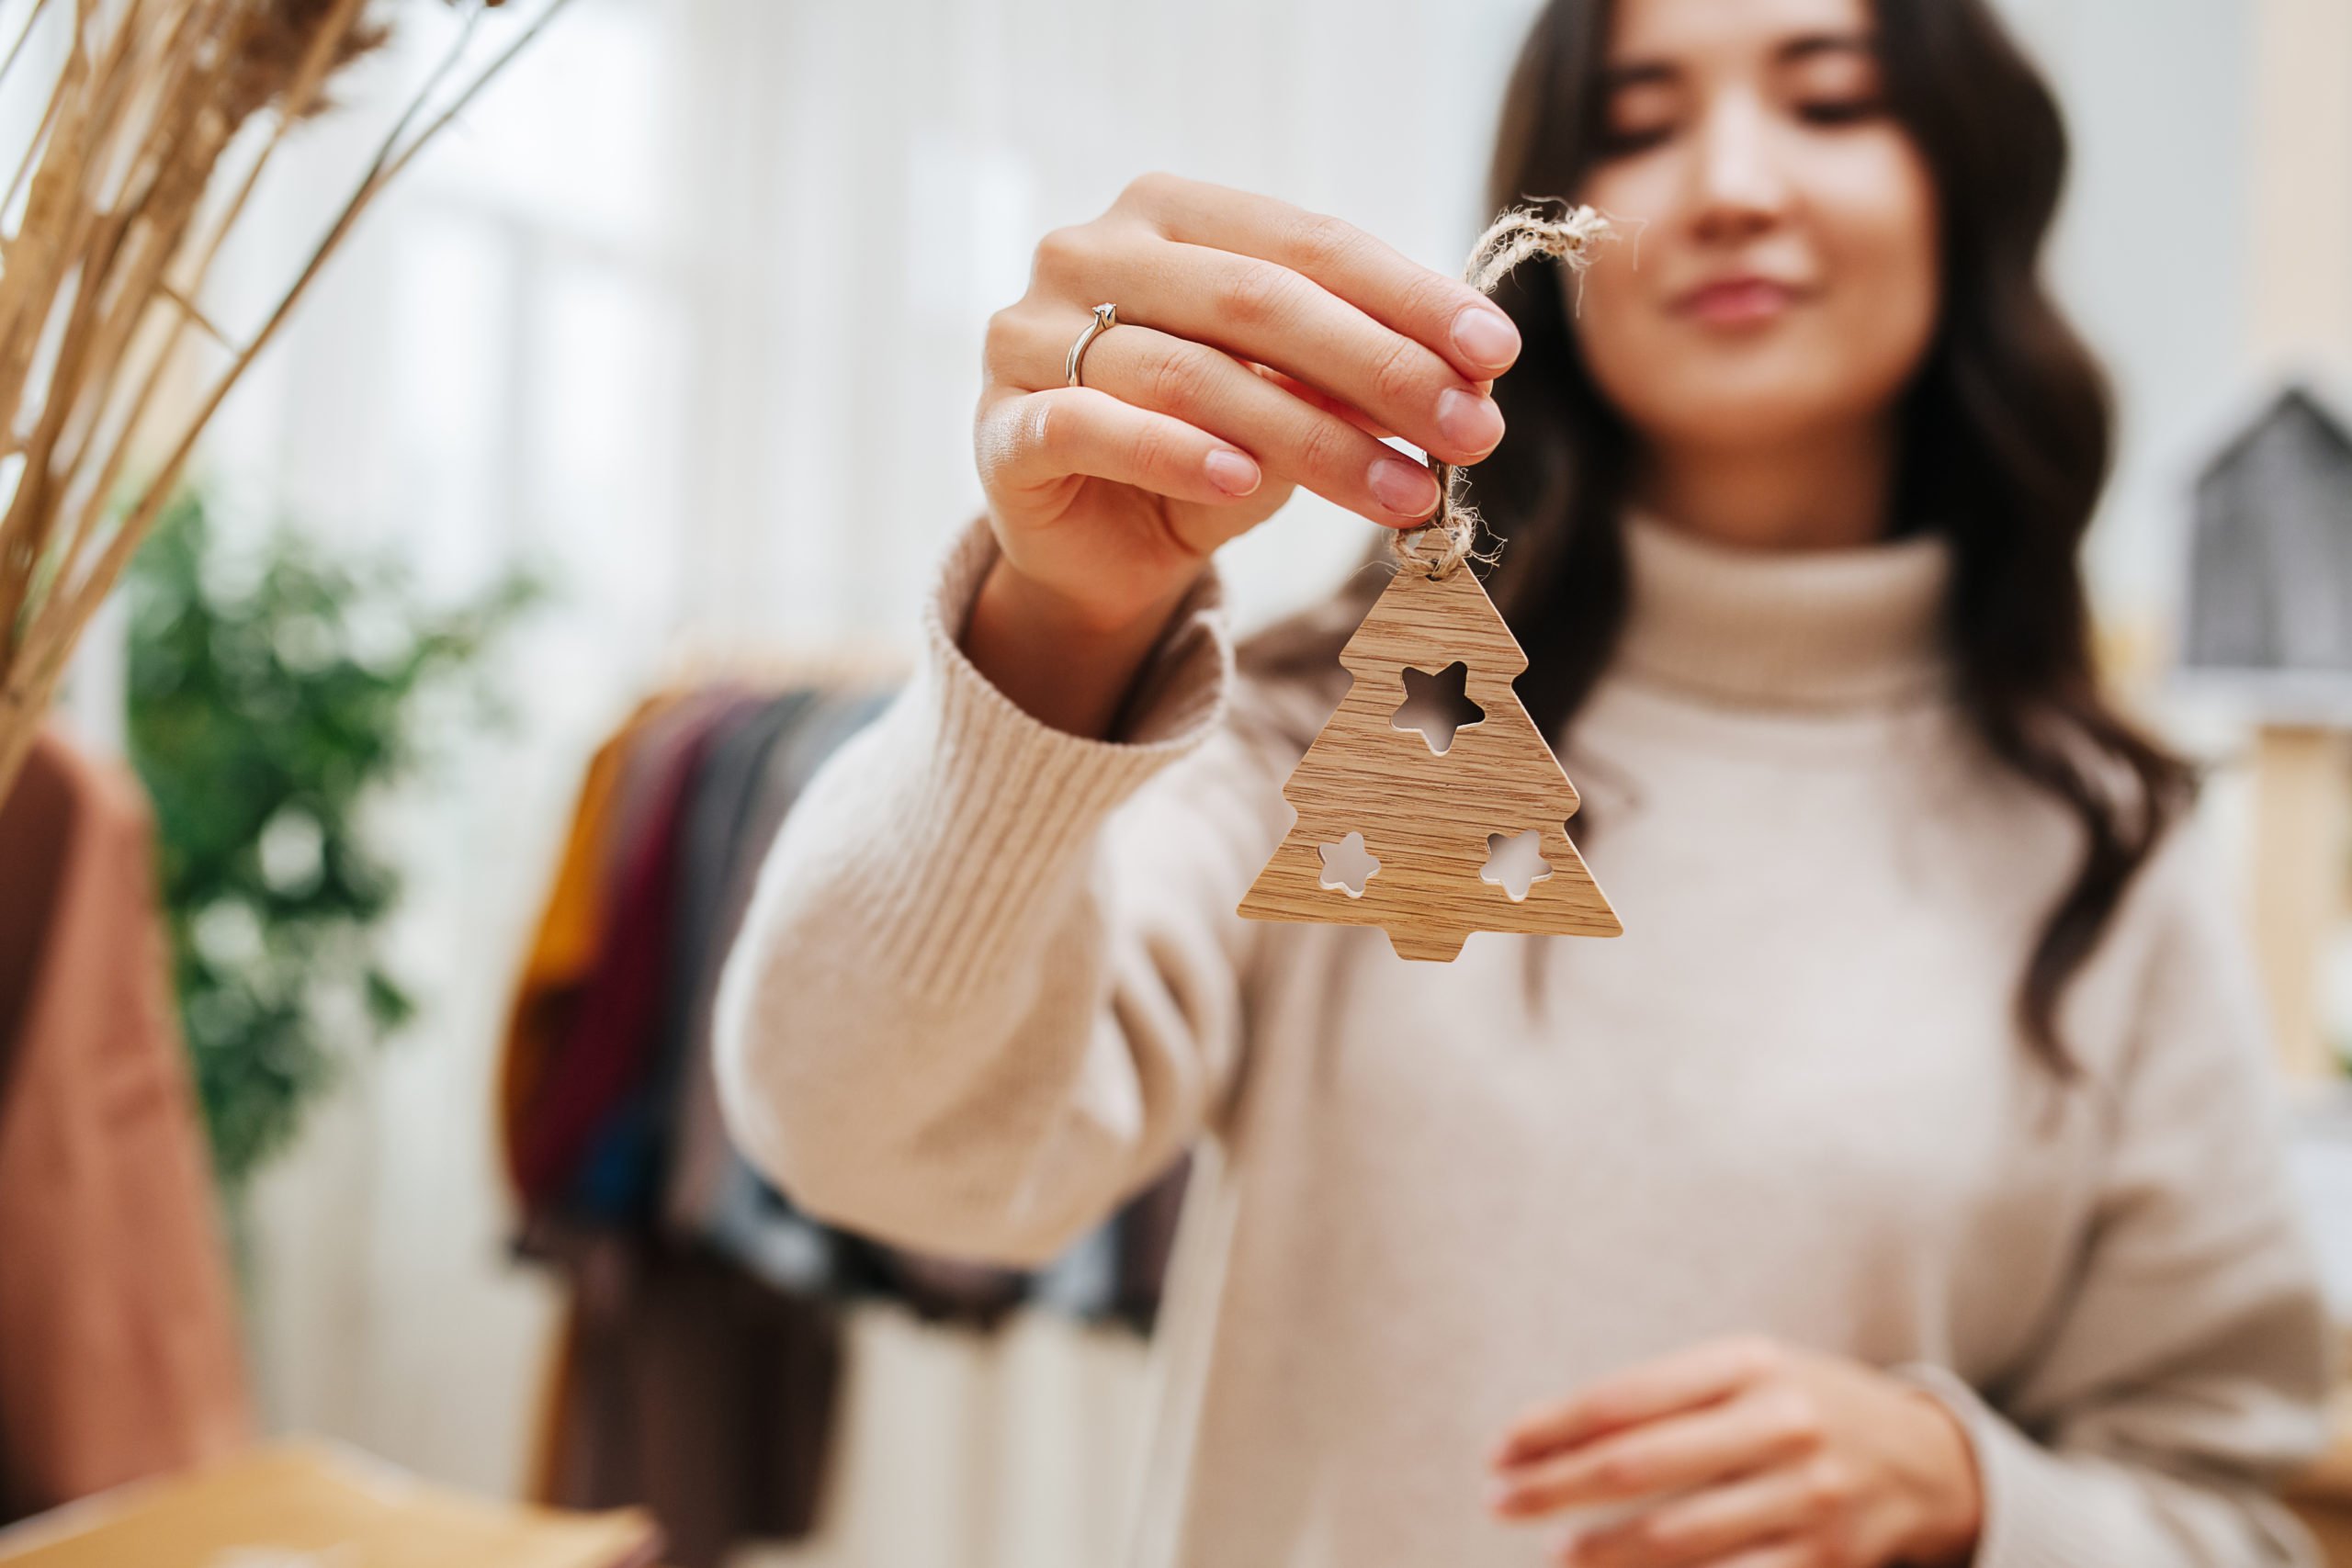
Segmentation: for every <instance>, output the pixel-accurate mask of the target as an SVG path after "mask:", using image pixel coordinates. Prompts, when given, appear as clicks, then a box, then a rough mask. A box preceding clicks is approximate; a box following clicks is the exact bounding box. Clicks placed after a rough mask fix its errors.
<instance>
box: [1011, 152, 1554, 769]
mask: <svg viewBox="0 0 2352 1568" xmlns="http://www.w3.org/2000/svg"><path fill="white" fill-rule="evenodd" d="M1105 300H1109V301H1112V302H1114V303H1115V304H1116V305H1117V306H1118V310H1119V324H1118V325H1117V326H1115V327H1113V328H1111V329H1110V330H1109V331H1107V332H1104V333H1101V334H1099V335H1098V336H1097V337H1096V338H1095V340H1094V342H1093V343H1092V344H1091V345H1090V346H1089V347H1088V349H1087V352H1086V357H1085V362H1084V365H1083V367H1082V368H1081V370H1080V378H1081V380H1082V382H1083V385H1080V386H1078V387H1069V386H1066V385H1065V384H1064V364H1065V360H1066V358H1067V356H1068V354H1069V346H1070V344H1072V343H1073V342H1075V341H1076V340H1077V337H1078V335H1079V333H1080V332H1081V331H1082V330H1083V329H1084V328H1085V326H1086V324H1087V319H1088V317H1089V316H1090V314H1091V312H1092V310H1093V308H1094V306H1095V305H1097V304H1099V303H1101V302H1103V301H1105ZM1519 346H1520V344H1519V333H1518V329H1517V328H1516V327H1514V326H1513V325H1512V324H1511V321H1510V317H1509V316H1507V315H1506V314H1504V312H1503V311H1502V310H1501V308H1500V307H1498V306H1497V305H1496V304H1495V303H1494V302H1493V301H1491V300H1489V299H1487V298H1486V297H1485V296H1484V295H1482V294H1480V293H1479V292H1478V291H1477V290H1476V289H1474V288H1471V287H1470V286H1469V285H1468V284H1466V283H1464V282H1462V281H1460V280H1459V279H1458V278H1453V277H1448V276H1444V275H1443V274H1442V273H1438V272H1433V271H1431V270H1430V268H1428V267H1425V266H1422V265H1419V264H1418V263H1415V262H1413V261H1410V260H1408V259H1407V258H1406V257H1405V256H1403V255H1401V254H1398V253H1397V251H1395V250H1394V249H1392V248H1391V247H1390V246H1388V245H1386V244H1385V243H1382V242H1381V241H1379V240H1376V239H1374V237H1372V236H1371V235H1369V234H1367V233H1365V232H1364V231H1362V230H1360V229H1357V228H1355V227H1353V226H1352V225H1351V224H1349V223H1346V222H1344V221H1342V220H1339V219H1337V218H1331V217H1327V216H1324V215H1322V214H1318V213H1315V212H1310V211H1307V210H1305V209H1301V208H1298V207H1295V206H1293V205H1291V204H1290V203H1288V202H1285V201H1281V200H1277V199H1275V198H1274V197H1266V196H1259V195H1253V194H1251V193H1250V192H1247V191H1240V190H1233V189H1229V188H1227V187H1225V186H1215V185H1209V184H1205V183H1203V182H1201V181H1198V180H1190V179H1184V178H1182V177H1180V176H1177V175H1168V174H1148V175H1141V176H1140V177H1138V178H1137V179H1136V180H1135V181H1134V182H1133V183H1132V184H1130V185H1129V186H1127V187H1126V189H1125V191H1124V192H1122V193H1121V194H1120V196H1119V198H1118V200H1116V201H1115V202H1114V203H1113V204H1112V206H1111V207H1110V209H1108V210H1107V211H1105V212H1104V213H1103V215H1102V216H1101V217H1098V218H1095V219H1093V220H1090V221H1087V222H1084V223H1080V224H1075V225H1072V226H1069V227H1067V228H1062V229H1057V230H1055V231H1052V232H1051V233H1049V234H1047V235H1046V237H1045V238H1044V240H1043V241H1041V242H1040V243H1039V244H1038V246H1037V250H1036V255H1035V265H1034V267H1033V269H1032V273H1031V277H1030V286H1029V291H1028V292H1027V293H1026V294H1025V295H1023V297H1022V298H1021V299H1019V300H1018V301H1017V302H1015V303H1013V304H1012V305H1009V306H1007V307H1006V308H1005V309H1003V310H1000V311H998V312H997V313H996V314H995V315H994V316H992V317H990V318H989V330H988V338H987V348H986V353H985V355H984V358H983V368H984V382H985V384H984V386H983V388H982V390H981V393H980V399H979V407H978V413H977V415H976V418H975V424H974V446H975V451H976V454H977V457H978V468H979V476H980V482H981V485H982V487H983V489H984V490H985V491H986V493H987V497H988V507H989V522H990V525H991V526H992V527H993V529H994V531H995V533H996V536H997V541H998V543H999V544H1000V546H1001V547H1002V558H1001V560H1000V561H999V563H998V566H997V569H996V570H994V571H993V572H992V573H991V574H990V577H989V581H988V582H987V583H985V584H984V585H983V587H982V589H981V592H980V594H979V597H978V600H977V601H976V602H975V604H974V609H973V619H972V624H971V625H970V626H969V627H968V628H967V631H966V634H965V647H966V649H967V652H968V653H970V655H971V656H972V658H973V659H974V660H975V662H976V663H978V664H979V665H980V667H981V669H982V671H983V672H985V673H987V674H989V677H990V678H991V679H992V680H995V681H996V682H998V683H999V684H1000V685H1001V686H1003V687H1004V688H1005V689H1006V690H1007V691H1008V693H1009V694H1012V696H1013V697H1014V698H1015V700H1016V701H1020V702H1022V703H1023V705H1024V706H1027V707H1029V708H1030V709H1031V711H1033V712H1036V713H1038V714H1039V716H1041V717H1045V718H1046V719H1047V720H1048V722H1054V723H1057V724H1060V725H1061V727H1062V728H1072V729H1078V730H1080V731H1081V732H1088V733H1100V731H1101V728H1102V726H1103V724H1104V723H1106V722H1107V721H1108V719H1109V716H1110V710H1111V709H1112V708H1113V707H1114V705H1115V704H1116V702H1117V699H1118V696H1119V694H1120V693H1121V692H1122V691H1124V689H1125V684H1126V682H1127V680H1128V678H1129V677H1131V676H1132V674H1133V673H1134V670H1135V668H1136V664H1137V663H1138V662H1140V660H1141V659H1142V657H1143V655H1144V653H1145V652H1146V651H1147V650H1148V647H1149V644H1150V642H1151V641H1152V639H1153V638H1154V637H1156V636H1157V634H1158V632H1159V629H1160V627H1161V626H1163V625H1164V623H1165V620H1166V617H1167V615H1169V613H1170V611H1171V610H1173V608H1174V607H1175V605H1176V604H1177V603H1178V602H1179V601H1181V600H1182V597H1183V595H1184V593H1185V592H1186V591H1187V590H1189V589H1190V588H1191V586H1192V584H1193V582H1194V581H1195V580H1196V579H1197V578H1198V577H1199V574H1200V571H1201V569H1202V567H1203V565H1204V562H1205V561H1206V560H1207V558H1208V557H1209V554H1210V552H1211V551H1213V550H1215V549H1216V547H1218V546H1219V545H1221V544H1223V543H1225V542H1226V541H1227V539H1230V538H1232V537H1234V536H1237V535H1238V534H1241V533H1243V532H1246V531H1247V530H1248V529H1250V528H1252V527H1254V526H1256V525H1258V524H1259V523H1261V522H1263V521H1264V520H1265V519H1266V518H1267V517H1269V516H1271V515H1272V513H1274V512H1275V511H1276V510H1277V509H1278V508H1280V507H1281V506H1282V504H1283V502H1285V501H1286V500H1288V499H1289V497H1290V494H1291V491H1292V490H1293V489H1294V488H1295V487H1296V486H1301V485H1304V486H1305V487H1306V488H1307V489H1308V490H1311V491H1315V492H1316V493H1317V494H1318V495H1321V496H1324V497H1326V498H1327V499H1329V500H1330V501H1332V502H1336V503H1337V504H1339V505H1340V506H1343V507H1346V508H1348V509H1349V510H1351V511H1353V512H1357V513H1362V514H1363V516H1365V517H1367V518H1370V519H1371V520H1373V521H1374V522H1377V523H1382V524H1385V525H1389V526H1392V527H1403V526H1407V525H1411V524H1413V523H1417V522H1419V521H1420V520H1422V519H1424V518H1426V517H1428V516H1429V515H1430V513H1431V512H1433V511H1434V510H1435V509H1436V506H1437V501H1438V496H1437V486H1436V482H1435V480H1434V479H1432V478H1431V477H1430V473H1429V471H1428V469H1427V468H1425V467H1424V466H1423V465H1421V464H1419V463H1416V462H1414V461H1412V460H1411V459H1410V458H1409V457H1403V456H1401V455H1399V454H1398V453H1397V451H1395V450H1394V449H1393V448H1391V447H1389V446H1386V445H1385V443H1384V441H1383V440H1382V439H1381V438H1382V437H1384V436H1387V435H1390V434H1396V435H1398V436H1402V437H1403V438H1404V439H1406V440H1408V441H1409V442H1411V443H1413V444H1414V445H1415V446H1419V447H1421V448H1422V449H1423V450H1425V451H1428V452H1430V454H1432V455H1433V456H1434V457H1438V458H1440V459H1442V460H1443V461H1446V462H1450V463H1457V464H1465V463H1472V462H1476V460H1478V459H1479V458H1481V457H1486V456H1487V454H1488V453H1490V452H1492V451H1493V450H1494V448H1495V446H1496V444H1497V443H1498V442H1499V441H1500V440H1501V439H1502V434H1503V421H1502V415H1501V413H1500V412H1499V411H1498V409H1497V408H1496V406H1495V402H1494V400H1493V397H1492V396H1491V393H1492V391H1493V385H1494V379H1493V378H1495V376H1497V375H1498V374H1499V373H1500V372H1501V371H1503V370H1504V369H1506V368H1507V367H1509V366H1510V363H1511V361H1512V360H1513V359H1514V358H1516V357H1517V355H1518V353H1519Z"/></svg>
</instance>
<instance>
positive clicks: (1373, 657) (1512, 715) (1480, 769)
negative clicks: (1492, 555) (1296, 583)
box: [1240, 569, 1624, 961]
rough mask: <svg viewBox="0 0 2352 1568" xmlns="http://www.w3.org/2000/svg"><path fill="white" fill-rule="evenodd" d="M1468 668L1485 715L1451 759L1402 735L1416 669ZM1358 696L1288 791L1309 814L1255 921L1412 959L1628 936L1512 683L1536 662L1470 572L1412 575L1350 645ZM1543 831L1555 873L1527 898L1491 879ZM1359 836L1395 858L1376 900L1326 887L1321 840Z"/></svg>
mask: <svg viewBox="0 0 2352 1568" xmlns="http://www.w3.org/2000/svg"><path fill="white" fill-rule="evenodd" d="M1456 660H1460V661H1462V662H1463V663H1464V664H1465V665H1466V666H1467V667H1468V671H1469V675H1468V679H1467V681H1466V682H1465V684H1464V691H1465V692H1466V694H1467V695H1468V696H1469V698H1470V700H1471V701H1472V702H1474V703H1476V704H1477V705H1478V706H1479V707H1480V708H1482V709H1484V710H1485V716H1484V717H1483V718H1481V719H1479V720H1478V721H1477V722H1476V723H1473V724H1467V725H1464V726H1463V727H1462V728H1460V729H1458V730H1456V731H1455V732H1454V735H1453V744H1452V745H1451V746H1449V747H1448V748H1447V749H1446V750H1445V751H1444V752H1443V753H1442V754H1440V753H1436V752H1433V751H1432V750H1430V741H1429V740H1427V739H1424V738H1423V736H1422V735H1421V733H1420V731H1419V730H1418V729H1400V728H1397V724H1396V716H1397V708H1398V707H1399V706H1400V705H1402V704H1403V703H1404V701H1405V695H1406V693H1405V681H1404V671H1406V670H1407V669H1408V668H1410V669H1415V670H1421V671H1428V672H1429V673H1430V674H1436V673H1438V672H1439V671H1442V670H1444V669H1445V668H1446V667H1447V666H1449V665H1451V664H1453V662H1455V661H1456ZM1340 663H1341V664H1342V665H1344V666H1345V667H1346V668H1347V670H1348V671H1349V673H1350V674H1351V675H1353V676H1354V677H1355V679H1354V681H1353V682H1351V684H1350V686H1349V688H1348V693H1347V695H1346V696H1345V697H1343V698H1341V699H1340V705H1339V708H1338V710H1337V711H1335V712H1334V713H1333V714H1332V716H1331V718H1330V721H1329V723H1327V724H1326V725H1325V726H1324V727H1323V731H1322V733H1321V734H1319V735H1317V737H1316V738H1315V743H1314V744H1313V745H1312V746H1310V747H1308V748H1307V750H1306V756H1304V757H1302V758H1301V759H1299V763H1298V766H1297V767H1296V768H1295V769H1294V770H1293V771H1292V773H1291V775H1290V777H1289V779H1288V780H1286V781H1285V782H1284V783H1283V799H1285V800H1287V801H1289V802H1290V803H1291V805H1292V806H1293V807H1296V809H1297V811H1298V820H1297V821H1296V822H1295V823H1294V824H1293V825H1292V827H1291V830H1290V832H1289V833H1288V834H1287V835H1286V836H1285V837H1284V838H1283V841H1282V843H1281V844H1280V845H1279V846H1278V847H1277V848H1276V849H1275V851H1274V853H1273V856H1272V859H1270V860H1269V861H1267V863H1266V866H1265V869H1264V870H1262V871H1261V872H1260V873H1259V874H1258V879H1257V881H1256V882H1254V883H1252V884H1251V885H1250V891H1249V894H1248V896H1247V897H1244V898H1243V899H1242V901H1241V905H1240V913H1242V914H1243V915H1246V916H1248V917H1250V919H1261V920H1315V921H1326V922H1331V923H1337V924H1342V925H1370V926H1379V927H1381V928H1383V929H1384V930H1385V931H1387V933H1388V940H1389V942H1391V944H1393V945H1394V946H1395V947H1396V949H1397V953H1398V954H1399V955H1400V956H1403V957H1406V958H1421V959H1430V960H1436V961H1450V960H1452V959H1453V957H1455V956H1456V955H1457V954H1459V953H1461V951H1462V944H1463V942H1464V941H1465V940H1466V939H1467V938H1468V936H1469V934H1470V933H1471V932H1472V931H1521V932H1527V933H1533V934H1554V935H1562V936H1616V935H1618V934H1619V933H1620V932H1622V931H1623V930H1624V927H1623V925H1622V924H1620V923H1619V921H1618V919H1617V912H1616V911H1615V910H1614V909H1612V908H1611V907H1610V904H1609V900H1608V898H1607V897H1605V896H1604V895H1603V894H1602V893H1601V891H1600V886H1599V885H1598V884H1597V883H1595V882H1594V881H1593V879H1592V874H1591V872H1590V871H1589V870H1588V869H1587V868H1586V866H1585V863H1584V859H1583V857H1582V856H1580V855H1578V854H1577V850H1576V846H1575V845H1574V844H1573V843H1571V842H1569V840H1568V835H1567V827H1566V823H1567V818H1569V817H1570V816H1572V815H1574V814H1575V812H1576V809H1577V792H1576V787H1575V786H1574V785H1573V784H1569V782H1568V777H1567V774H1566V773H1563V772H1562V771H1561V768H1560V763H1559V760H1558V759H1557V758H1556V757H1555V756H1554V755H1553V754H1552V748H1551V745H1550V743H1549V742H1547V741H1546V740H1545V739H1544V736H1543V732H1542V731H1540V730H1538V729H1537V728H1536V727H1535V724H1534V721H1533V720H1532V719H1531V718H1530V717H1529V716H1528V714H1527V709H1526V708H1525V707H1523V706H1522V705H1521V703H1520V700H1519V695H1518V694H1517V693H1516V692H1514V691H1513V690H1512V689H1511V681H1512V679H1513V678H1514V677H1515V676H1517V675H1518V674H1519V672H1520V671H1522V670H1524V669H1526V668H1527V655H1526V654H1525V653H1524V652H1522V651H1521V649H1520V646H1519V641H1518V639H1517V638H1516V637H1512V636H1511V633H1510V626H1506V625H1505V624H1504V623H1503V618H1502V616H1501V615H1500V614H1499V613H1498V612H1497V610H1496V609H1495V606H1494V602H1493V601H1492V600H1491V599H1489V598H1487V590H1486V588H1485V586H1484V585H1483V584H1482V583H1480V582H1479V581H1478V578H1477V574H1476V572H1474V571H1471V570H1467V569H1465V570H1458V571H1455V572H1453V574H1452V575H1450V576H1447V577H1443V578H1435V579H1433V578H1430V577H1429V576H1428V575H1426V574H1425V573H1422V572H1419V571H1400V572H1399V573H1398V574H1397V576H1396V577H1394V578H1392V579H1391V580H1390V581H1389V583H1388V586H1387V587H1386V588H1385V590H1383V591H1382V592H1381V595H1380V598H1379V599H1378V600H1377V601H1376V602H1374V604H1373V607H1372V612H1371V614H1369V615H1366V616H1365V617H1364V619H1363V625H1362V626H1358V627H1357V628H1356V632H1355V635H1354V636H1353V637H1350V638H1349V639H1348V645H1347V647H1346V648H1345V649H1342V650H1341V652H1340ZM1529 829H1536V830H1538V831H1539V832H1540V833H1541V835H1542V836H1541V840H1540V842H1541V843H1542V846H1543V853H1544V860H1545V861H1547V862H1549V863H1550V865H1551V870H1550V872H1549V874H1546V875H1544V877H1542V878H1541V879H1540V880H1538V881H1537V882H1536V883H1535V884H1534V885H1533V886H1531V887H1530V888H1529V889H1528V892H1527V897H1525V898H1522V899H1516V900H1515V899H1513V898H1512V897H1510V894H1509V893H1508V892H1507V891H1505V890H1504V888H1503V887H1502V886H1501V885H1500V884H1499V883H1496V882H1488V881H1486V880H1483V879H1482V878H1481V876H1480V875H1479V873H1480V871H1481V870H1482V869H1483V868H1484V867H1485V866H1486V865H1487V860H1488V854H1489V849H1488V840H1489V836H1490V835H1494V834H1504V835H1514V834H1519V833H1523V832H1526V831H1527V830H1529ZM1351 832H1360V833H1362V834H1363V840H1364V847H1365V848H1366V849H1367V850H1369V851H1370V852H1372V854H1373V856H1374V858H1375V859H1377V860H1378V861H1379V863H1380V867H1379V869H1378V870H1377V871H1375V872H1374V873H1373V874H1372V875H1371V876H1370V877H1369V878H1367V879H1366V880H1365V882H1364V885H1363V894H1362V895H1361V896H1360V897H1358V896H1352V895H1351V894H1350V893H1349V892H1348V891H1347V890H1346V889H1345V888H1344V887H1338V886H1333V887H1326V886H1323V885H1322V882H1323V856H1322V852H1321V847H1322V846H1323V845H1325V844H1337V843H1339V842H1340V841H1341V840H1344V839H1345V838H1346V837H1347V835H1348V834H1349V833H1351Z"/></svg>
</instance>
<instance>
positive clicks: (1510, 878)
mask: <svg viewBox="0 0 2352 1568" xmlns="http://www.w3.org/2000/svg"><path fill="white" fill-rule="evenodd" d="M1543 850H1544V829H1541V828H1530V829H1528V830H1527V831H1526V832H1524V833H1489V834H1487V863H1486V864H1485V865H1483V866H1481V867H1479V868H1478V880H1479V881H1481V882H1491V883H1494V884H1496V885H1497V886H1499V887H1501V888H1502V890H1503V891H1504V892H1506V893H1508V894H1510V900H1511V902H1512V903H1514V904H1516V903H1518V902H1519V901H1520V900H1521V899H1522V898H1524V897H1527V890H1528V889H1529V888H1531V887H1532V886H1535V885H1536V884H1537V883H1539V882H1541V881H1543V880H1544V878H1545V877H1547V876H1549V875H1551V874H1552V863H1551V862H1550V861H1547V860H1545V859H1544V853H1543Z"/></svg>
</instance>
